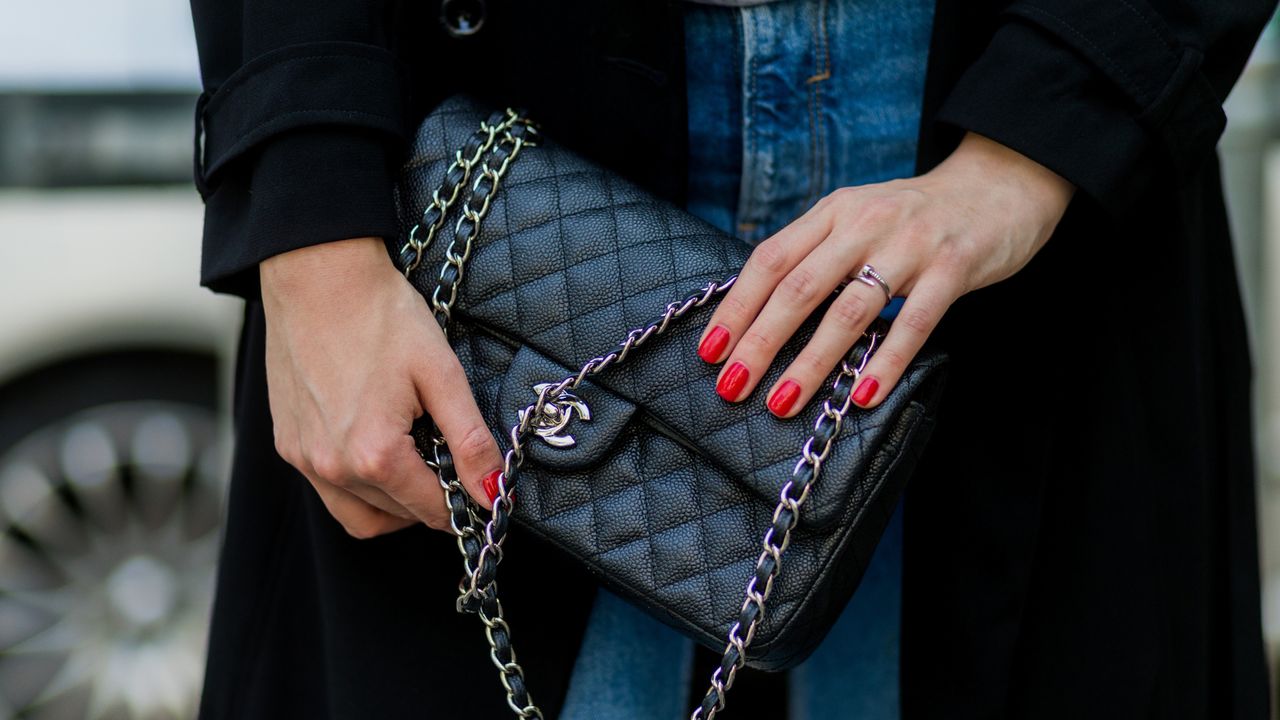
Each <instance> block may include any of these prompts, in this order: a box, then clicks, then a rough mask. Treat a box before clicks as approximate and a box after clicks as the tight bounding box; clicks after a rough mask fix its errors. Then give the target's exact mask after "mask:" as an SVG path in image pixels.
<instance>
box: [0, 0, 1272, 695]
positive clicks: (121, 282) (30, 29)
mask: <svg viewBox="0 0 1280 720" xmlns="http://www.w3.org/2000/svg"><path fill="white" fill-rule="evenodd" d="M198 89H199V70H198V66H197V59H196V51H195V44H194V39H193V37H192V31H191V19H190V15H189V11H188V8H187V5H186V3H183V2H175V1H174V0H114V1H113V2H110V3H102V2H97V1H96V0H47V1H46V2H42V3H16V2H14V3H7V4H6V7H5V9H4V22H3V23H0V720H4V719H6V718H40V719H42V720H45V719H48V720H52V719H66V720H79V719H81V718H95V719H96V718H112V719H115V718H121V719H133V718H145V719H148V720H150V719H153V718H154V719H160V718H187V717H192V716H193V715H194V708H195V702H196V699H197V697H198V694H199V688H200V682H201V677H202V671H203V670H202V667H203V654H204V642H205V624H206V621H207V616H208V612H209V607H210V593H211V590H212V581H213V572H214V567H215V562H216V556H217V548H218V532H219V524H220V513H221V505H222V498H223V494H224V490H225V470H226V467H227V461H228V437H229V430H230V428H229V427H228V421H227V410H228V407H227V405H228V402H229V387H230V379H231V372H232V369H233V367H232V366H233V359H234V358H233V353H234V347H235V337H236V333H237V331H238V317H239V305H240V304H239V301H236V300H231V299H228V298H224V297H218V296H215V295H213V294H211V293H209V292H207V291H204V290H202V289H200V288H199V287H198V268H199V242H200V224H201V205H200V202H199V198H198V196H197V194H196V192H195V190H194V188H193V187H192V186H191V184H190V173H191V164H192V125H193V120H192V118H193V107H194V101H195V96H196V93H197V92H198ZM1227 114H1228V116H1229V118H1230V123H1229V126H1228V130H1227V134H1226V136H1225V137H1224V139H1223V141H1222V145H1221V154H1222V158H1223V162H1224V167H1225V176H1226V184H1227V190H1228V201H1229V206H1230V210H1231V213H1232V221H1233V226H1234V229H1235V238H1236V246H1237V261H1238V264H1239V268H1240V274H1241V277H1242V281H1243V287H1244V293H1245V305H1246V309H1247V312H1248V316H1249V321H1250V324H1251V327H1252V330H1253V347H1254V357H1255V365H1256V367H1257V369H1258V371H1257V378H1256V397H1257V403H1256V408H1257V432H1258V443H1257V446H1258V461H1259V468H1260V485H1259V493H1260V505H1259V513H1260V517H1259V520H1260V526H1261V528H1262V562H1263V571H1264V575H1263V577H1264V581H1263V582H1264V600H1263V613H1264V622H1265V626H1266V633H1267V639H1268V646H1269V652H1270V654H1271V657H1272V659H1273V668H1274V667H1276V665H1275V659H1276V657H1277V651H1278V650H1280V287H1278V286H1277V283H1275V282H1274V280H1275V279H1277V278H1280V32H1277V29H1276V23H1275V22H1273V23H1272V27H1271V29H1270V30H1269V31H1268V33H1267V35H1266V36H1265V37H1264V38H1263V41H1262V43H1261V45H1260V46H1259V48H1258V50H1257V51H1256V53H1255V55H1254V58H1253V61H1252V63H1251V64H1250V66H1249V68H1248V70H1247V71H1246V72H1245V75H1244V78H1243V79H1242V80H1241V82H1240V84H1239V86H1238V87H1237V88H1236V90H1235V92H1234V93H1233V95H1232V96H1231V98H1230V100H1229V102H1228V105H1227ZM138 258H146V259H147V262H146V263H145V264H139V263H138V262H137V259H138ZM1273 676H1274V673H1273Z"/></svg>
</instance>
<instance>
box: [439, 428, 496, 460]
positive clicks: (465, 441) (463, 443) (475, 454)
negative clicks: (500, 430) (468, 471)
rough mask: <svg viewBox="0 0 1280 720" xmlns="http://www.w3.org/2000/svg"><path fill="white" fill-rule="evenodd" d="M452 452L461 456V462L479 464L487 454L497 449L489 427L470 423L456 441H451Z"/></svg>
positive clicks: (493, 452)
mask: <svg viewBox="0 0 1280 720" xmlns="http://www.w3.org/2000/svg"><path fill="white" fill-rule="evenodd" d="M450 445H451V446H452V450H453V453H454V454H455V455H456V456H458V457H459V458H461V459H462V460H463V462H470V463H472V464H477V465H478V464H479V463H481V462H483V461H484V460H485V459H486V458H487V457H488V456H489V455H492V454H495V453H497V451H498V446H497V443H495V442H494V441H493V435H492V434H490V433H489V428H487V427H485V426H484V425H472V426H471V427H469V428H467V429H466V430H464V431H463V433H462V437H460V438H458V440H457V441H456V442H451V443H450Z"/></svg>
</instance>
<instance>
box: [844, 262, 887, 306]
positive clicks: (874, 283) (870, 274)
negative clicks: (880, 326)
mask: <svg viewBox="0 0 1280 720" xmlns="http://www.w3.org/2000/svg"><path fill="white" fill-rule="evenodd" d="M853 279H854V280H857V281H858V282H860V283H866V284H867V285H870V286H871V287H875V288H880V291H881V292H883V293H884V304H885V305H886V306H888V305H889V303H891V302H893V291H892V290H890V289H889V283H887V282H885V280H884V276H883V275H881V274H880V273H878V272H876V269H875V268H873V267H871V266H870V265H863V266H862V269H861V270H859V271H858V274H857V276H856V277H854V278H853Z"/></svg>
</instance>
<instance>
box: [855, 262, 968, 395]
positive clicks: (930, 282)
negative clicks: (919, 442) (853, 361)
mask: <svg viewBox="0 0 1280 720" xmlns="http://www.w3.org/2000/svg"><path fill="white" fill-rule="evenodd" d="M959 296H960V291H959V285H958V283H957V282H956V281H955V280H953V279H952V278H951V277H950V276H948V275H946V274H944V273H940V272H935V273H930V274H928V275H925V276H924V277H922V278H920V280H918V281H917V282H916V283H915V284H914V285H913V286H912V288H911V293H910V294H909V295H907V300H906V302H905V303H904V304H903V306H902V310H901V311H900V312H899V313H898V317H896V318H895V319H894V321H893V324H892V325H891V326H890V328H889V334H888V335H887V336H885V339H884V341H883V342H882V343H881V345H880V347H879V348H878V349H877V350H876V351H875V354H873V355H872V356H871V359H870V360H869V361H867V367H866V369H865V370H864V371H863V373H862V379H861V380H859V382H858V385H857V387H855V388H854V389H853V402H854V403H855V404H857V405H859V406H861V407H864V408H869V407H875V406H876V405H879V404H880V403H881V401H883V400H884V398H885V397H886V396H888V394H889V391H891V390H893V387H894V386H895V385H897V384H898V379H899V378H901V377H902V373H903V372H904V371H905V370H906V369H907V365H908V364H909V363H910V362H911V360H912V358H914V357H915V356H916V353H918V352H920V348H921V347H923V346H924V342H925V340H927V339H928V338H929V334H930V333H932V332H933V329H934V328H935V327H937V325H938V321H939V320H941V319H942V314H943V313H945V312H946V311H947V308H949V307H951V303H953V302H955V299H956V298H957V297H959Z"/></svg>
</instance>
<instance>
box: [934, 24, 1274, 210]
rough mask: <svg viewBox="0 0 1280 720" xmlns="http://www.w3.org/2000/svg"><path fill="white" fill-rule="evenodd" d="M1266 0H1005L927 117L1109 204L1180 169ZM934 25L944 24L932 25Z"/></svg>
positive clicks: (1243, 54)
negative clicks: (984, 39)
mask: <svg viewBox="0 0 1280 720" xmlns="http://www.w3.org/2000/svg"><path fill="white" fill-rule="evenodd" d="M1274 9H1275V2H1274V0H1229V1H1226V0H1015V1H1014V2H1011V3H1008V4H1006V5H1005V7H1004V8H1003V12H1001V13H1000V15H999V23H998V25H997V26H996V29H995V32H994V34H993V35H992V37H991V39H990V43H989V44H988V45H987V47H986V49H985V51H983V52H982V54H981V55H980V56H979V57H978V59H977V60H976V61H975V62H974V63H973V64H971V65H969V66H968V67H967V68H965V69H964V70H963V72H962V73H961V74H960V76H959V78H958V79H957V82H956V84H955V87H954V89H953V90H952V92H951V93H950V94H949V96H948V97H947V99H946V100H945V101H944V102H943V103H942V105H941V107H940V108H939V110H938V113H937V115H936V117H937V119H938V120H939V121H941V122H944V123H947V124H949V125H953V126H956V127H959V128H962V129H965V130H971V131H973V132H976V133H978V134H980V135H984V136H987V137H989V138H991V139H993V140H996V141H997V142H1000V143H1001V144H1003V145H1006V146H1008V147H1011V148H1013V149H1015V150H1017V151H1019V152H1021V153H1022V154H1024V155H1026V156H1028V157H1030V158H1032V159H1034V160H1036V161H1037V162H1039V163H1040V164H1042V165H1045V166H1046V167H1048V168H1050V169H1051V170H1054V171H1055V172H1057V173H1058V174H1059V175H1062V176H1063V177H1065V178H1066V179H1067V180H1069V181H1071V182H1072V183H1074V184H1075V185H1076V187H1077V188H1079V190H1080V191H1081V192H1082V193H1083V194H1085V195H1087V196H1089V197H1091V198H1093V199H1094V200H1096V201H1097V202H1099V203H1100V204H1101V205H1103V206H1104V207H1106V208H1108V209H1109V210H1111V211H1113V212H1117V213H1120V212H1123V210H1124V208H1125V207H1127V206H1128V205H1129V203H1130V202H1131V201H1132V200H1133V199H1134V198H1135V197H1136V196H1137V195H1139V194H1141V193H1143V192H1144V191H1146V190H1147V189H1148V188H1149V187H1150V185H1151V183H1152V182H1153V181H1154V180H1156V179H1157V175H1158V174H1160V173H1168V172H1173V173H1174V174H1175V175H1176V174H1178V173H1182V172H1191V171H1193V170H1194V169H1195V168H1196V167H1198V166H1199V165H1200V164H1201V163H1202V162H1203V161H1204V160H1205V159H1207V158H1208V157H1210V156H1211V155H1212V153H1213V149H1214V147H1215V145H1216V144H1217V141H1218V138H1219V136H1220V135H1221V134H1222V130H1223V128H1224V127H1225V125H1226V118H1225V115H1224V114H1223V111H1222V103H1223V100H1224V99H1225V98H1226V95H1227V93H1228V92H1229V91H1230V89H1231V87H1232V85H1233V84H1234V83H1235V81H1236V79H1237V78H1238V76H1239V74H1240V72H1241V71H1242V69H1243V68H1244V65H1245V62H1246V61H1247V60H1248V56H1249V52H1250V50H1251V49H1252V48H1253V45H1254V42H1255V41H1256V40H1257V37H1258V35H1259V34H1260V33H1261V31H1262V29H1263V27H1264V26H1265V25H1266V22H1267V20H1268V19H1269V18H1270V16H1271V14H1272V12H1273V10H1274ZM940 30H943V31H945V28H940Z"/></svg>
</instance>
